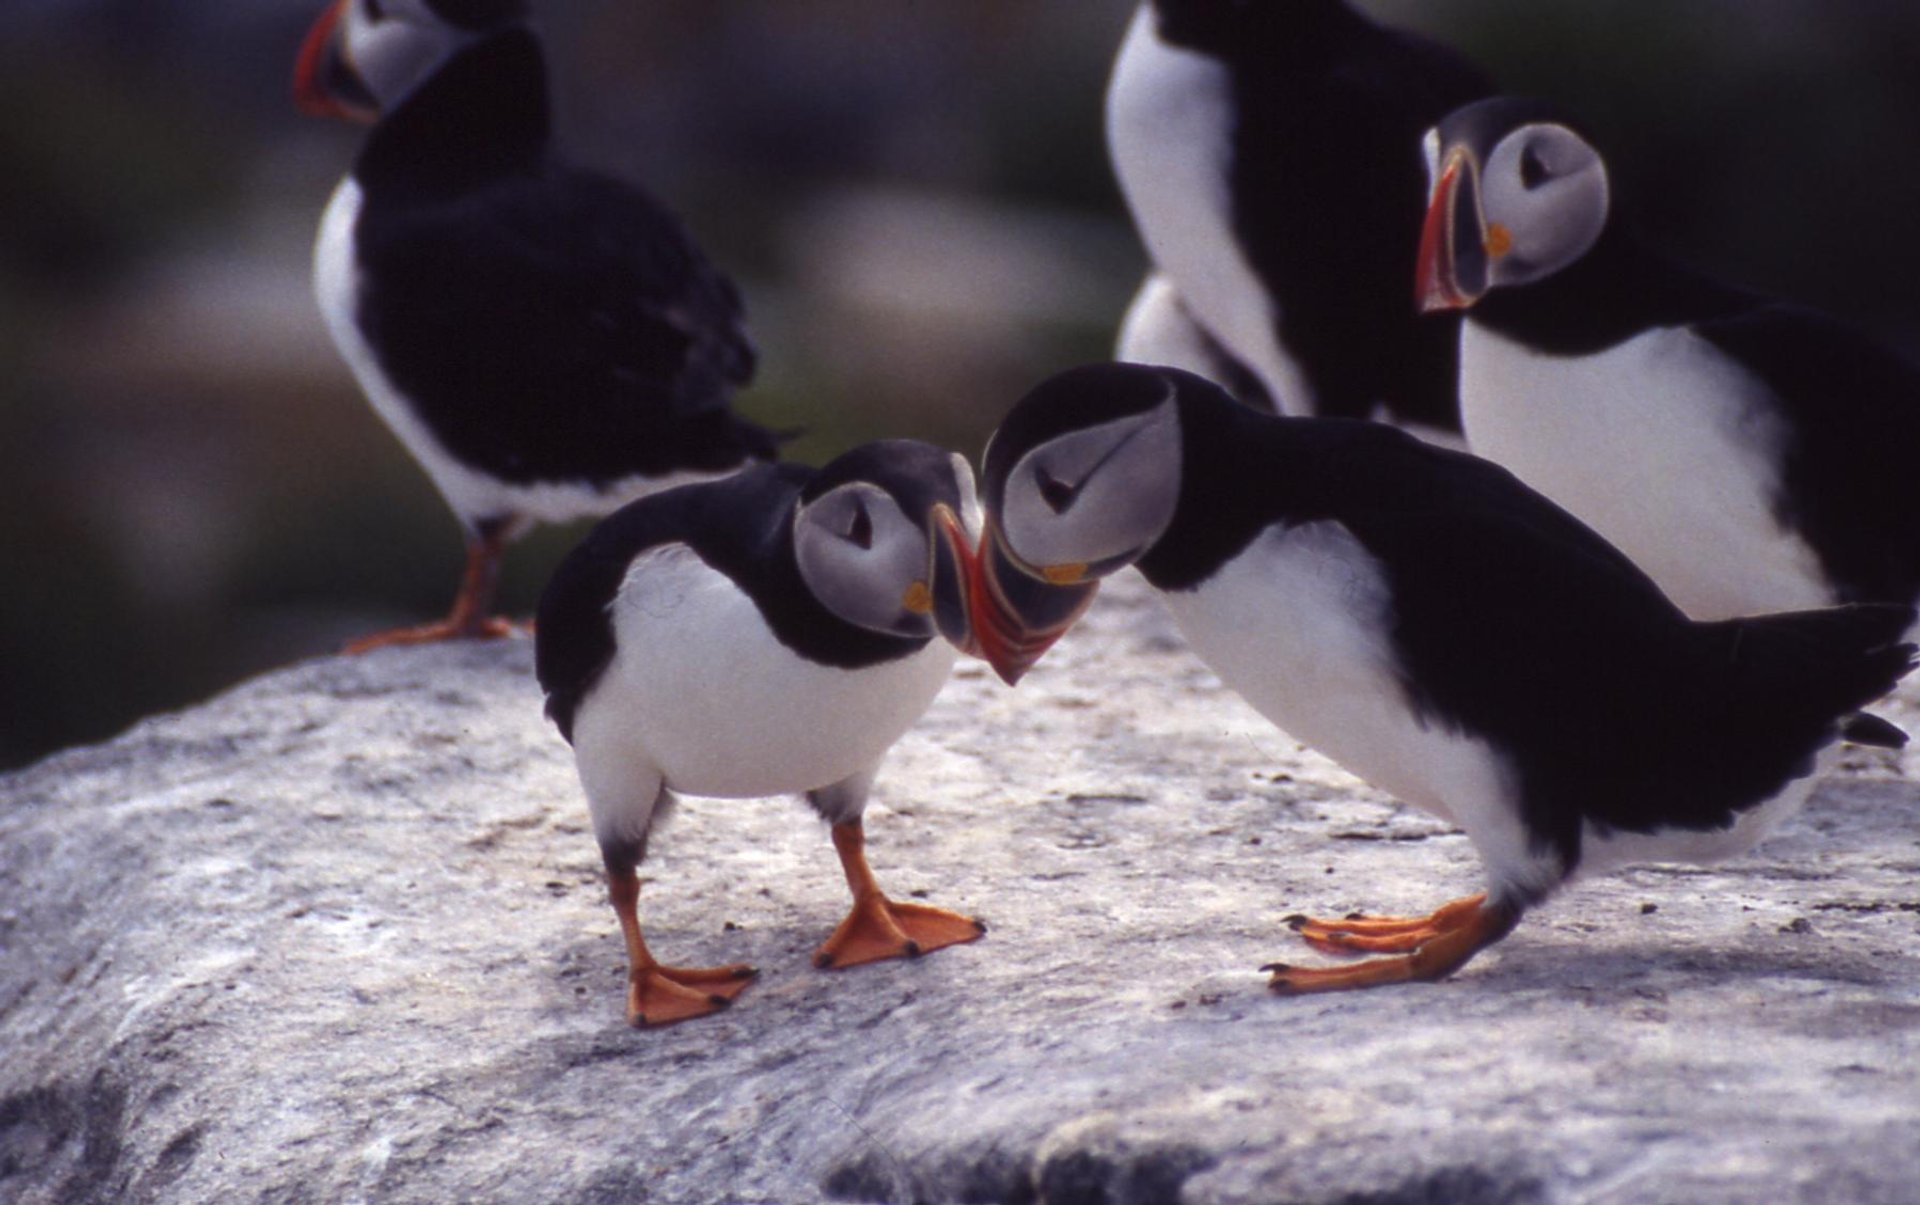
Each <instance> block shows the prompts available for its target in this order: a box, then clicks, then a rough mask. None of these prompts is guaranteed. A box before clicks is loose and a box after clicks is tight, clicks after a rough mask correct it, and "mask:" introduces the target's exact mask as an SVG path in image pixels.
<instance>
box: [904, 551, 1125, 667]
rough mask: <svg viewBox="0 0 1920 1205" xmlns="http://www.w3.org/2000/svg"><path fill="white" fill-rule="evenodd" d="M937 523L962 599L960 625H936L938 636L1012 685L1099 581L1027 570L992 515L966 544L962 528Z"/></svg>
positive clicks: (1069, 623) (1083, 606)
mask: <svg viewBox="0 0 1920 1205" xmlns="http://www.w3.org/2000/svg"><path fill="white" fill-rule="evenodd" d="M940 526H942V527H944V528H945V529H946V531H945V533H944V541H937V545H938V543H941V542H944V543H946V544H947V546H948V547H950V548H951V549H952V552H953V555H954V556H955V558H956V559H957V560H958V561H959V563H960V564H959V569H960V576H961V579H962V580H963V581H964V582H965V597H966V614H965V616H964V619H963V621H962V622H960V623H957V624H948V623H942V624H941V631H942V633H943V634H945V635H947V637H948V639H950V640H953V642H954V643H955V644H956V645H958V646H959V648H960V650H961V651H962V652H963V653H966V654H968V655H969V656H973V657H978V658H980V659H981V660H982V661H985V662H986V663H987V664H988V665H990V666H992V667H993V672H994V673H996V674H998V675H999V676H1000V680H1001V681H1003V682H1005V683H1006V684H1007V685H1008V686H1014V685H1017V684H1018V683H1019V681H1020V679H1021V678H1022V677H1024V676H1026V673H1027V671H1028V670H1030V669H1032V668H1033V666H1034V665H1035V663H1037V662H1038V661H1039V660H1040V658H1041V657H1043V656H1045V655H1046V652H1047V650H1048V649H1049V648H1052V647H1053V643H1054V642H1055V641H1056V640H1059V639H1060V637H1062V636H1064V635H1066V634H1067V630H1068V629H1069V628H1071V627H1073V625H1074V623H1075V622H1077V621H1078V620H1079V618H1080V616H1081V615H1083V614H1085V613H1086V610H1087V607H1088V606H1090V605H1091V604H1092V603H1093V596H1094V594H1095V593H1096V592H1098V590H1099V589H1100V583H1099V581H1097V580H1090V579H1085V578H1078V577H1076V576H1074V575H1069V574H1062V573H1060V572H1058V571H1052V572H1036V571H1034V570H1030V569H1028V568H1026V567H1025V565H1024V564H1023V563H1022V562H1021V561H1020V560H1019V558H1017V557H1015V556H1014V555H1013V554H1012V553H1011V552H1010V551H1009V550H1008V549H1007V545H1006V537H1005V536H1004V535H1002V534H1001V533H1000V526H999V524H998V523H997V522H996V521H995V520H994V519H993V517H992V516H991V515H989V516H986V517H985V518H984V520H983V522H982V523H981V525H980V535H979V538H978V540H977V541H976V542H974V543H971V544H970V543H968V541H967V539H966V534H965V527H964V526H963V525H961V524H960V523H958V522H955V521H954V520H952V519H951V518H949V517H943V518H942V522H941V523H940ZM937 545H936V546H937ZM936 576H937V574H936ZM956 636H957V637H959V638H958V639H956V638H955V637H956Z"/></svg>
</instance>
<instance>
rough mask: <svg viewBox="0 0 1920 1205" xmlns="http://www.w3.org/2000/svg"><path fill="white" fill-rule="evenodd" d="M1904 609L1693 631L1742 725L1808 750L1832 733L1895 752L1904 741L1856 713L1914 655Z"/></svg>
mask: <svg viewBox="0 0 1920 1205" xmlns="http://www.w3.org/2000/svg"><path fill="white" fill-rule="evenodd" d="M1914 615H1915V611H1914V608H1913V607H1910V606H1900V605H1895V604H1879V603H1865V604H1858V605H1853V606H1845V607H1832V608H1829V609H1826V610H1820V611H1795V612H1789V613H1786V614H1780V615H1760V616H1754V617H1751V618H1746V619H1731V620H1725V621H1722V622H1720V623H1709V624H1701V625H1700V627H1701V629H1702V630H1703V632H1704V633H1705V634H1706V635H1707V637H1708V639H1709V641H1710V642H1711V648H1712V650H1713V652H1712V655H1713V656H1714V658H1715V659H1716V660H1718V661H1720V662H1721V663H1722V664H1721V666H1720V668H1721V670H1722V671H1723V672H1724V674H1725V677H1724V678H1723V685H1724V686H1725V687H1726V688H1727V691H1728V693H1727V694H1726V695H1724V696H1723V697H1724V698H1725V699H1727V701H1728V706H1729V707H1731V708H1732V709H1733V710H1734V711H1735V712H1736V713H1744V715H1743V717H1742V718H1743V720H1744V724H1743V725H1742V726H1743V727H1747V729H1748V731H1749V732H1750V733H1752V734H1753V735H1756V736H1758V735H1762V734H1766V735H1768V736H1770V737H1771V738H1772V739H1776V740H1780V741H1782V742H1784V743H1785V744H1786V745H1788V746H1799V747H1801V748H1804V749H1806V750H1807V751H1808V752H1811V751H1812V750H1814V749H1817V748H1818V747H1819V746H1821V745H1824V744H1826V743H1827V742H1828V741H1830V740H1832V739H1833V738H1834V737H1835V736H1836V735H1837V736H1839V737H1840V738H1842V739H1845V740H1850V741H1853V742H1855V743H1858V744H1865V745H1879V746H1882V747H1886V748H1895V749H1897V748H1899V747H1900V746H1901V745H1903V744H1905V743H1906V739H1907V738H1906V734H1905V733H1904V732H1901V731H1900V730H1899V729H1898V728H1895V727H1894V726H1893V725H1892V724H1889V723H1888V722H1887V721H1885V720H1883V719H1880V718H1879V717H1877V716H1870V715H1864V714H1861V712H1860V709H1861V708H1862V707H1865V706H1866V705H1867V704H1869V703H1872V702H1873V701H1874V700H1876V699H1879V698H1881V697H1883V696H1885V695H1886V694H1887V693H1888V692H1890V691H1892V690H1893V688H1894V686H1895V685H1896V684H1897V683H1898V682H1899V681H1900V679H1901V678H1902V677H1904V676H1906V674H1907V673H1908V671H1910V670H1912V669H1913V667H1914V664H1915V657H1916V649H1915V646H1913V645H1911V644H1903V643H1901V640H1900V637H1901V635H1902V634H1903V633H1905V632H1906V630H1907V629H1908V628H1909V627H1911V626H1912V625H1913V622H1914Z"/></svg>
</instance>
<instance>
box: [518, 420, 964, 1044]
mask: <svg viewBox="0 0 1920 1205" xmlns="http://www.w3.org/2000/svg"><path fill="white" fill-rule="evenodd" d="M979 529H980V508H979V504H978V503H977V502H976V501H975V497H974V488H973V474H972V471H971V470H970V469H968V467H967V464H966V461H964V460H963V459H961V458H960V457H958V456H955V455H953V454H952V453H949V452H945V451H942V450H941V449H938V448H935V447H932V446H930V445H927V444H923V443H918V442H914V441H910V440H891V441H885V442H881V443H874V444H867V445H864V446H862V447H859V448H855V449H854V450H852V451H850V452H848V453H846V454H845V455H842V456H840V457H839V458H837V459H835V460H834V461H832V462H831V463H829V464H828V465H826V466H825V467H824V468H822V469H819V470H813V469H807V468H803V467H800V466H797V465H777V466H776V465H763V466H757V467H755V468H752V469H749V470H747V471H745V472H743V473H740V474H738V475H736V476H734V477H732V478H729V479H727V480H724V481H717V482H709V483H705V484H699V485H689V486H684V487H681V488H679V489H675V490H669V491H667V492H665V493H662V494H658V495H655V496H652V497H648V498H643V499H641V500H640V501H637V502H634V503H631V504H629V505H628V506H627V507H625V508H624V509H622V510H620V511H618V512H617V513H615V514H614V515H612V516H611V517H609V518H607V519H605V520H603V521H602V522H601V523H600V524H599V525H598V526H597V527H595V528H594V530H593V532H592V534H591V535H589V536H588V537H587V539H586V541H585V542H584V543H582V544H581V545H580V546H579V547H578V548H576V549H575V550H574V551H573V553H572V554H571V555H570V556H568V557H567V559H566V560H565V561H564V562H562V564H561V566H560V568H559V570H558V572H556V573H555V574H554V577H553V581H552V583H551V584H549V585H548V587H547V591H546V594H545V595H544V597H542V599H541V601H540V611H539V618H538V624H537V628H536V637H535V639H536V645H535V651H536V669H537V672H538V675H539V679H540V685H541V688H542V689H543V690H544V691H545V692H546V696H547V714H548V715H549V716H551V717H552V718H553V720H554V722H555V723H556V724H558V725H559V727H560V732H561V734H562V735H563V736H565V737H566V738H567V739H568V741H570V742H571V743H572V745H573V750H574V757H575V761H576V764H577V765H578V768H579V772H580V782H581V785H582V786H583V787H584V788H585V790H586V795H587V804H588V808H589V810H590V812H591V813H592V816H593V829H594V835H595V837H596V838H597V839H598V841H599V844H600V852H601V856H602V859H603V861H604V862H605V865H606V872H607V882H608V889H609V893H610V896H611V898H612V902H613V907H614V911H615V913H616V914H617V915H618V917H619V919H620V926H621V931H622V933H623V935H624V937H625V940H626V946H627V959H628V968H629V969H628V991H627V1018H628V1020H629V1021H630V1022H631V1023H632V1024H635V1025H662V1024H666V1023H669V1022H673V1021H681V1020H686V1019H688V1018H691V1017H697V1016H702V1015H704V1014H706V1013H709V1012H712V1011H714V1010H715V1009H718V1008H721V1007H724V1006H725V1005H726V1004H727V1003H728V1002H729V1001H730V1000H732V998H733V997H734V996H735V995H737V994H738V993H739V992H740V991H741V990H742V989H743V988H745V987H746V986H747V984H748V982H749V981H750V980H751V979H752V977H753V974H754V971H753V969H752V968H751V967H748V966H745V965H740V964H732V965H727V966H719V967H702V968H688V967H674V966H663V965H661V964H660V963H658V962H657V961H655V959H654V957H653V955H652V953H651V952H650V951H649V949H648V948H647V944H646V942H645V941H644V940H643V939H642V937H641V932H640V921H639V916H638V912H637V906H638V899H639V891H640V885H639V880H638V878H637V877H636V875H635V869H636V867H637V866H638V865H639V862H640V860H641V859H642V857H644V855H645V853H646V850H647V843H648V838H649V836H650V834H651V832H652V830H653V826H654V825H655V824H656V823H657V822H658V821H659V820H660V818H661V817H662V816H664V815H665V814H666V812H667V810H668V809H669V808H670V807H671V806H672V805H673V803H674V801H675V797H676V796H677V795H678V794H679V793H681V792H688V793H692V794H696V795H708V796H721V797H729V798H741V797H757V796H765V795H776V794H786V793H795V794H804V795H805V797H806V799H807V802H808V803H810V804H812V805H813V808H814V810H815V811H817V812H818V813H819V814H820V815H821V816H822V817H823V818H824V819H826V820H827V821H829V822H830V823H831V824H832V826H833V829H832V831H833V845H834V849H835V850H836V851H837V852H838V854H839V857H840V864H841V868H842V870H843V871H844V872H845V875H846V880H847V886H848V888H849V889H850V890H851V892H852V893H853V907H852V910H851V911H850V912H849V913H848V915H847V918H846V919H845V920H844V921H843V922H841V924H840V926H839V928H838V929H837V930H835V932H834V933H833V935H832V936H831V937H829V938H828V939H827V941H826V942H825V943H824V944H823V945H822V946H821V947H820V948H819V950H818V951H817V952H816V953H815V955H814V962H815V964H816V965H818V966H821V967H848V966H854V965H857V964H860V963H866V962H873V961H876V960H879V959H885V958H900V957H913V956H917V955H920V954H924V953H927V952H929V951H932V950H937V949H940V948H941V947H943V946H949V945H953V944H955V943H958V942H967V941H972V940H974V939H975V938H977V937H979V936H980V935H981V934H982V933H984V932H985V931H986V930H985V926H984V925H982V924H980V922H978V921H976V920H974V919H973V918H971V917H967V916H962V915H960V914H959V913H956V912H950V911H948V910H946V909H944V908H936V907H932V906H930V905H926V904H916V903H908V902H902V901H896V900H891V899H888V898H887V897H886V895H884V894H883V893H882V892H881V891H880V888H879V887H878V885H877V884H876V883H875V881H874V877H873V873H872V871H871V870H870V869H869V868H868V866H867V861H866V855H865V830H864V828H863V826H862V823H861V817H862V814H863V813H864V811H865V808H866V803H867V795H868V792H869V791H870V790H871V789H872V786H873V783H874V779H875V776H876V774H877V773H878V771H879V767H880V762H881V759H882V758H884V757H885V755H886V752H887V750H888V749H889V748H890V747H892V745H893V744H894V742H895V741H897V740H899V739H900V737H901V735H902V734H903V733H905V732H906V730H907V729H908V728H910V727H911V726H912V725H913V724H914V722H915V721H916V720H918V719H919V718H920V716H921V714H922V713H923V712H925V711H926V709H927V707H928V706H929V705H931V704H932V702H933V700H934V697H935V695H937V694H938V693H939V691H940V688H941V686H942V685H943V684H944V683H945V682H946V680H947V676H948V673H949V671H950V670H951V668H952V666H953V663H954V658H955V653H956V651H957V650H967V649H971V648H973V647H974V638H973V634H972V605H973V604H972V596H973V595H974V594H975V592H976V588H975V585H974V578H975V575H976V570H975V556H974V544H975V541H976V540H977V538H978V534H979Z"/></svg>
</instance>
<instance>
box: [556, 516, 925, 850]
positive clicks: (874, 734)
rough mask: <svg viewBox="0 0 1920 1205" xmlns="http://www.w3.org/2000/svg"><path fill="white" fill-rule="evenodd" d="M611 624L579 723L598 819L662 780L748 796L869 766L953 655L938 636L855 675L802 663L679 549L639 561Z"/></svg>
mask: <svg viewBox="0 0 1920 1205" xmlns="http://www.w3.org/2000/svg"><path fill="white" fill-rule="evenodd" d="M612 618H613V625H614V634H615V642H616V644H617V646H618V652H617V653H616V654H615V656H614V659H613V662H612V664H610V665H609V666H608V667H607V669H606V671H605V673H604V674H603V676H602V677H601V679H600V682H599V683H598V684H597V685H596V686H595V687H594V689H593V690H592V691H591V692H589V694H588V695H587V697H586V698H585V699H584V700H583V701H582V703H581V706H580V709H579V712H578V715H577V717H576V722H575V727H574V750H575V754H576V757H577V759H578V761H579V765H580V775H581V780H582V782H583V783H584V784H585V786H586V790H587V796H588V799H589V800H590V801H591V802H592V803H593V805H594V810H595V813H596V818H598V817H599V814H600V813H601V811H602V809H614V808H627V807H650V806H651V804H652V802H653V794H654V792H657V790H658V787H659V785H660V784H661V782H662V781H664V785H665V786H667V787H668V788H670V789H672V790H674V791H677V792H684V793H687V794H692V795H715V796H726V797H747V796H763V795H777V794H786V793H798V792H802V791H809V790H813V789H816V788H819V787H824V786H828V785H831V784H833V783H836V782H839V781H840V780H842V779H844V778H847V777H850V776H851V775H854V774H856V773H859V772H860V771H862V770H866V769H871V768H872V767H874V766H876V765H878V764H879V762H880V760H881V758H882V757H883V756H884V755H885V754H886V752H887V750H888V749H889V748H890V747H892V745H893V743H894V742H895V741H897V740H899V739H900V737H901V735H902V734H903V733H905V732H906V731H907V729H908V728H910V727H912V726H913V723H914V722H915V721H916V720H918V719H919V718H920V716H921V715H922V714H923V713H924V712H925V711H926V709H927V708H928V707H929V706H930V705H931V704H932V703H933V700H934V696H936V695H937V694H939V693H940V687H941V686H942V685H943V684H944V683H945V682H946V680H947V676H948V673H949V671H950V670H951V669H952V668H953V661H954V652H953V649H952V647H951V646H950V645H948V644H947V643H946V642H945V641H940V640H935V641H932V642H930V643H929V644H928V645H927V647H926V648H925V649H923V650H922V651H920V652H919V653H916V654H914V655H913V656H910V657H906V658H903V659H902V660H899V661H894V662H888V663H886V664H883V665H878V666H873V667H870V668H866V669H860V670H844V669H835V668H832V667H829V666H824V665H818V664H816V663H814V662H811V661H807V660H804V659H803V658H801V657H800V656H799V655H798V654H797V653H795V652H794V651H793V650H791V649H789V648H787V647H786V646H785V645H783V644H781V643H780V642H779V641H778V640H777V639H775V637H774V635H773V633H772V632H771V631H770V630H769V629H768V628H767V625H766V623H765V622H764V621H763V620H762V619H761V617H760V612H759V610H758V608H756V607H755V606H754V604H753V602H752V600H751V599H749V598H748V597H747V596H746V595H745V594H744V593H742V592H741V590H740V589H739V588H738V587H737V586H735V585H734V584H733V582H732V580H731V579H729V578H727V577H726V576H725V575H724V574H722V573H720V572H719V571H718V570H715V569H713V568H711V567H709V566H708V565H707V564H706V563H705V562H704V561H702V560H701V559H700V558H699V556H698V555H697V554H696V553H694V552H693V551H692V550H691V549H689V548H688V547H686V546H685V545H681V544H673V545H666V546H663V547H660V548H656V549H653V550H651V551H649V552H647V553H645V554H643V555H642V556H641V557H639V558H638V559H637V560H636V561H635V562H634V564H633V567H632V568H631V569H630V570H629V572H628V574H627V578H626V581H625V582H624V583H623V584H622V586H621V588H620V593H619V595H618V596H617V597H616V599H615V601H614V603H613V606H612ZM649 782H651V783H652V787H651V789H648V783H649ZM636 793H643V794H644V796H645V797H644V798H643V799H634V798H631V796H633V795H634V794H636Z"/></svg>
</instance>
